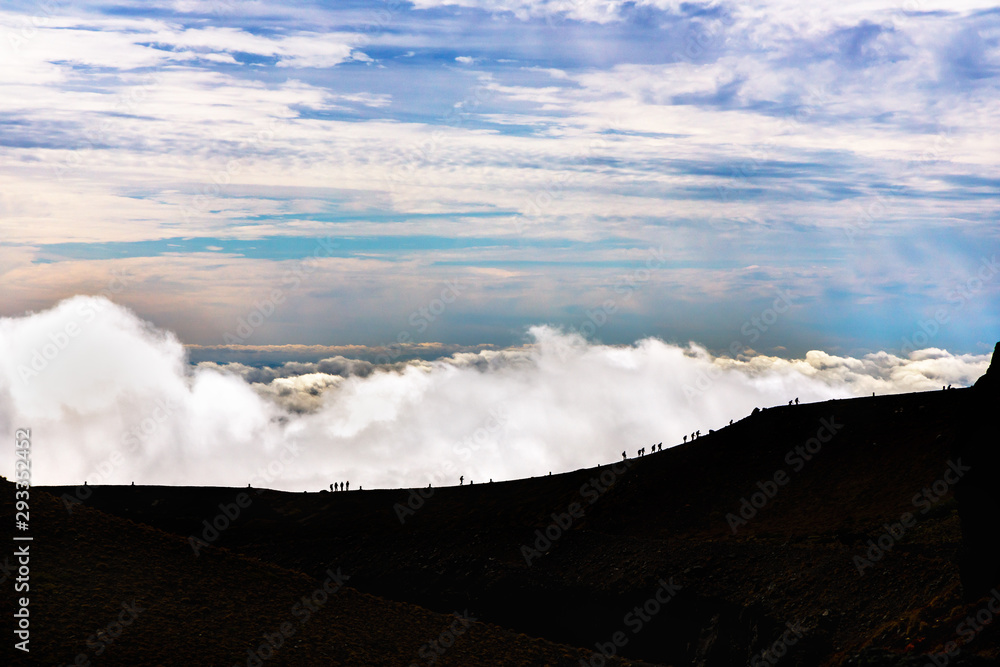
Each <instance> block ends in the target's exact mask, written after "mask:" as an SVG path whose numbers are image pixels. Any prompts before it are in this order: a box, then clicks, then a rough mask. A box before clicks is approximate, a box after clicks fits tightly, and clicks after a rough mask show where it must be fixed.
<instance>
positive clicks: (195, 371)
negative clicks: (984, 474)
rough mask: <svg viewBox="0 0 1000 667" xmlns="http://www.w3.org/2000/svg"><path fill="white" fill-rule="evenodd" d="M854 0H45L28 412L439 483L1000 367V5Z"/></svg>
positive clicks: (180, 442)
mask: <svg viewBox="0 0 1000 667" xmlns="http://www.w3.org/2000/svg"><path fill="white" fill-rule="evenodd" d="M994 3H995V0H994ZM825 5H826V6H818V7H817V6H812V5H808V4H803V3H797V2H786V1H783V0H773V1H765V2H757V3H736V2H713V3H687V2H674V1H672V0H636V1H631V2H622V1H620V0H576V1H574V0H414V1H413V2H402V1H397V0H387V1H381V0H371V1H365V2H357V1H353V0H346V1H342V2H336V3H321V2H295V3H291V2H271V1H243V0H205V1H202V0H176V1H174V2H138V1H130V0H121V1H119V2H100V1H94V2H86V1H84V2H73V3H68V2H58V1H53V2H48V1H47V0H42V1H40V2H22V1H19V0H14V1H11V2H5V3H4V5H3V7H2V8H0V428H2V429H4V430H8V431H13V429H15V428H21V427H29V426H32V425H34V426H33V427H34V428H35V429H36V430H37V432H38V434H39V438H40V439H41V440H42V441H43V442H48V443H50V444H51V443H56V442H59V443H70V442H71V443H73V444H72V445H60V446H58V447H50V448H45V447H44V446H42V445H40V446H39V453H38V456H39V461H40V465H39V467H38V468H37V470H38V475H39V479H40V480H41V481H42V483H76V482H79V481H82V480H83V479H90V480H98V481H100V480H104V481H114V482H118V483H121V482H127V481H129V480H132V479H138V481H140V482H143V481H144V482H147V483H154V482H156V483H185V482H190V481H191V480H195V481H197V482H198V483H206V484H208V483H226V484H234V485H239V486H243V485H244V482H247V481H249V479H250V478H252V477H253V476H254V475H255V474H256V473H257V471H259V470H260V469H261V468H260V466H266V465H267V464H269V463H272V462H273V461H274V460H276V459H275V457H278V456H279V455H281V454H282V452H285V454H286V455H287V454H288V452H287V451H286V449H285V448H287V447H288V446H291V445H294V443H301V444H302V446H303V452H304V453H301V454H296V455H295V456H294V457H293V458H294V461H291V460H289V462H288V463H287V465H286V464H284V463H283V464H282V465H283V466H284V468H283V471H282V474H281V475H278V476H277V477H276V478H275V479H271V480H267V479H265V480H263V483H265V484H269V485H271V486H275V487H276V488H287V489H291V490H300V489H315V488H317V487H324V486H326V483H324V482H325V481H326V480H329V481H335V480H338V479H340V480H341V481H343V479H354V480H356V482H355V483H358V484H363V483H365V482H361V481H358V480H367V484H369V485H382V486H398V485H406V484H410V483H419V484H420V485H421V486H423V484H424V482H432V483H437V482H438V481H439V480H440V481H444V480H446V479H447V480H450V481H451V482H452V483H453V482H454V479H452V478H454V477H457V474H453V473H457V472H458V471H460V470H461V471H465V473H466V475H465V476H466V478H472V479H479V478H487V479H488V478H490V477H495V478H497V479H504V478H511V477H515V476H525V475H532V474H543V473H544V472H548V471H549V470H564V469H570V468H573V467H580V466H583V465H594V464H596V463H598V462H607V461H610V460H614V459H616V458H618V457H619V456H620V450H621V449H623V448H624V449H629V448H631V449H636V448H638V447H639V446H641V445H643V444H647V445H648V444H651V443H652V442H659V441H664V442H665V443H666V446H670V445H671V444H677V442H679V441H680V440H681V438H682V437H683V436H684V435H686V434H690V433H691V432H694V431H695V430H698V429H700V430H702V431H703V432H704V431H705V430H706V429H708V428H719V427H721V426H723V425H725V424H726V423H728V420H729V419H733V418H739V417H740V416H745V414H747V413H749V411H750V410H752V409H753V407H757V406H767V405H779V404H785V403H786V402H787V401H788V400H791V399H792V398H796V397H799V398H801V399H802V400H804V401H819V400H828V399H830V398H842V397H849V396H865V395H869V394H870V393H871V392H877V393H895V392H902V391H924V390H932V389H940V387H941V386H942V385H948V384H954V385H955V386H967V385H969V384H971V383H972V382H974V381H975V379H976V378H977V377H978V376H979V375H981V374H982V372H984V371H985V368H986V367H987V365H988V363H989V360H990V353H991V351H992V350H993V346H994V344H995V342H996V341H997V340H998V339H1000V279H998V274H1000V264H998V261H997V251H998V250H1000V226H998V224H997V222H998V218H1000V215H998V201H1000V196H998V195H1000V168H998V166H1000V135H998V133H997V132H996V129H995V128H997V127H1000V105H998V104H997V101H998V99H1000V95H998V84H1000V5H995V4H993V3H990V2H978V1H974V0H970V1H949V2H945V1H944V0H904V1H901V2H862V1H851V0H845V1H842V2H837V3H825ZM136 429H139V430H138V431H137V430H136ZM477 437H478V438H479V439H478V440H476V441H475V444H477V449H476V452H475V453H476V455H475V456H472V455H471V454H468V452H469V444H468V443H469V442H470V441H469V439H470V438H473V439H474V438H477ZM290 443H291V445H290ZM116 452H117V453H118V457H115V453H116ZM123 453H124V455H123ZM466 454H468V455H466ZM285 458H288V457H287V456H286V457H285ZM112 460H113V461H114V465H112V466H111V468H112V469H111V470H107V469H106V466H107V465H111V463H109V462H110V461H112ZM446 465H447V466H449V467H448V468H447V472H446V474H445V473H444V472H442V471H444V470H445V468H444V467H443V466H446ZM102 466H104V467H102ZM102 471H104V472H102ZM0 473H2V474H5V475H7V476H8V477H10V476H12V465H10V462H9V461H7V460H6V459H4V460H3V462H0ZM346 475H351V476H350V477H338V476H346ZM331 477H332V479H331Z"/></svg>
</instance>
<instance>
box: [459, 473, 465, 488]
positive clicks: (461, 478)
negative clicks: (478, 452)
mask: <svg viewBox="0 0 1000 667" xmlns="http://www.w3.org/2000/svg"><path fill="white" fill-rule="evenodd" d="M463 484H465V475H462V476H461V477H459V478H458V485H459V486H462V485H463Z"/></svg>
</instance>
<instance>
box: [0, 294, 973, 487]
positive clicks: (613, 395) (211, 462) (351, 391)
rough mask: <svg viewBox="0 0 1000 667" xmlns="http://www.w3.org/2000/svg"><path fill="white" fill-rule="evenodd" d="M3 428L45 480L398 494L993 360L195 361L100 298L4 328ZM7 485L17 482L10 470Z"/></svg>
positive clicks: (570, 344)
mask: <svg viewBox="0 0 1000 667" xmlns="http://www.w3.org/2000/svg"><path fill="white" fill-rule="evenodd" d="M0 349H3V350H4V354H3V356H2V357H0V430H2V431H4V432H7V433H13V431H14V429H16V428H30V429H31V433H32V443H33V444H32V458H33V461H34V463H33V466H32V474H33V481H34V483H36V484H79V483H82V482H83V481H84V480H87V481H88V482H89V483H90V484H95V483H126V484H127V483H128V482H130V481H133V480H134V481H136V482H137V483H144V484H193V485H233V486H244V485H246V484H247V483H253V484H255V485H258V486H270V487H273V488H281V489H287V490H301V489H311V490H317V489H320V488H325V487H327V486H328V485H329V484H330V483H331V482H334V481H345V480H350V481H351V484H352V488H357V487H358V486H364V487H367V488H374V487H400V486H423V485H426V484H428V483H433V484H435V485H442V484H454V483H457V480H458V477H459V475H463V476H464V477H465V479H466V480H474V481H477V482H478V481H487V480H488V479H490V478H493V479H496V480H500V479H508V478H513V477H523V476H531V475H543V474H547V473H548V472H549V471H562V470H568V469H574V468H578V467H587V466H593V465H596V464H598V463H604V462H610V461H614V460H615V459H617V458H620V452H621V451H622V450H627V451H628V452H629V454H630V455H634V453H635V450H636V449H638V448H639V447H642V446H649V445H651V444H652V443H654V442H660V441H662V442H663V443H664V444H665V446H670V445H674V444H677V443H679V442H680V441H681V439H682V436H683V435H684V434H689V433H691V432H693V431H695V430H700V431H701V432H702V433H705V432H707V431H708V429H710V428H719V427H722V426H723V425H725V424H727V423H728V421H729V420H730V419H740V418H742V417H744V416H746V415H747V414H749V412H750V411H751V410H752V409H753V408H754V407H758V406H759V407H766V406H771V405H779V404H785V403H786V402H787V401H788V400H789V399H791V398H796V397H798V398H799V399H800V400H801V401H806V402H808V401H823V400H827V399H830V398H842V397H849V396H858V395H867V394H870V393H871V392H873V391H874V392H877V393H891V392H901V391H920V390H932V389H940V387H941V385H945V384H954V385H956V386H963V385H967V384H971V383H972V382H973V381H974V380H975V379H976V378H977V377H979V376H980V375H981V374H982V373H983V372H985V370H986V368H987V366H988V364H989V356H988V355H954V354H950V353H948V352H946V351H944V350H939V349H925V350H920V351H917V352H914V353H913V354H911V355H910V357H909V358H900V357H896V356H893V355H890V354H886V353H878V354H871V355H866V356H865V357H863V358H859V359H854V358H847V357H837V356H832V355H829V354H826V353H824V352H821V351H813V352H810V353H809V354H807V355H806V356H805V358H803V359H790V360H789V359H782V358H778V357H768V356H761V355H750V356H745V355H744V356H740V357H738V358H736V359H730V358H719V357H713V356H712V355H710V354H709V353H708V352H707V351H706V350H705V349H704V348H703V347H700V346H699V345H697V344H694V343H691V344H689V345H686V346H677V345H671V344H667V343H664V342H663V341H660V340H657V339H652V338H649V339H644V340H640V341H638V342H636V343H635V344H633V345H628V346H608V345H599V344H592V343H588V342H587V341H585V340H584V339H583V338H581V337H580V336H578V335H575V334H566V333H563V332H560V331H558V330H555V329H552V328H549V327H534V328H532V329H531V330H530V331H529V338H528V341H527V342H526V343H525V344H524V345H522V346H518V347H513V348H508V349H503V350H481V351H478V352H460V353H456V354H453V355H450V356H446V357H441V358H438V359H432V360H424V359H413V360H410V361H404V362H397V363H394V364H391V365H387V366H379V365H377V364H373V363H371V362H370V361H364V360H359V359H348V358H345V357H333V358H329V359H324V360H321V361H319V362H291V363H287V364H283V365H277V366H273V367H249V366H246V365H243V364H239V363H233V362H230V363H225V364H216V363H214V362H202V363H200V364H197V365H191V364H190V363H189V361H188V357H187V355H186V352H185V349H184V347H183V346H182V345H181V343H180V341H179V340H178V339H177V337H176V336H174V335H173V334H171V333H170V332H167V331H164V330H161V329H158V328H156V327H154V326H153V325H151V324H149V323H148V322H145V321H143V320H141V319H140V318H138V317H137V316H136V315H135V314H134V313H132V312H131V311H129V310H127V309H125V308H123V307H121V306H118V305H115V304H114V303H112V302H110V301H108V300H106V299H104V298H101V297H75V298H72V299H69V300H66V301H64V302H62V303H60V304H58V305H57V306H55V307H54V308H52V309H50V310H46V311H42V312H38V313H33V314H28V315H25V316H23V317H17V318H3V319H0ZM0 472H2V473H3V474H4V475H5V476H7V477H11V476H12V474H13V468H12V462H11V460H10V459H5V460H4V462H3V463H2V464H0Z"/></svg>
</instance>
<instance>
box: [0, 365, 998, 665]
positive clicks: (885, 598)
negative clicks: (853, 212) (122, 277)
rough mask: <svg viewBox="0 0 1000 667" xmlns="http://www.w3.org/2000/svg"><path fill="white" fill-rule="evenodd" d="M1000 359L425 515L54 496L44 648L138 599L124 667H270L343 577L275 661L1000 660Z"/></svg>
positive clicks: (122, 655) (100, 493) (46, 551)
mask: <svg viewBox="0 0 1000 667" xmlns="http://www.w3.org/2000/svg"><path fill="white" fill-rule="evenodd" d="M998 349H1000V347H998ZM998 364H1000V362H998V361H997V357H996V356H994V364H993V366H991V368H990V371H989V373H987V375H986V376H984V377H983V378H982V379H980V381H979V382H978V383H977V384H976V386H975V388H972V389H958V390H952V391H938V392H926V393H918V394H906V395H898V396H880V397H870V398H858V399H851V400H843V401H829V402H825V403H817V404H808V405H805V404H804V405H797V406H796V405H792V406H779V407H773V408H769V409H767V410H765V411H762V412H760V413H758V414H756V415H754V416H752V417H746V418H744V419H742V420H739V421H737V422H736V423H735V424H734V425H732V426H730V427H728V428H724V429H721V430H719V431H718V432H715V433H712V434H710V435H708V436H703V437H701V438H699V439H697V440H696V441H694V442H690V443H687V444H685V445H681V446H676V447H673V448H671V449H664V450H663V451H662V452H657V453H655V454H647V455H646V456H644V457H642V458H639V459H632V460H630V461H629V464H628V465H625V464H622V463H619V464H618V465H616V466H612V465H610V462H612V461H614V460H615V457H616V453H618V452H620V451H621V450H622V449H623V448H625V447H627V448H628V449H630V450H634V449H635V447H636V446H641V445H642V444H644V443H624V442H612V443H608V450H607V451H608V461H609V465H607V466H602V467H601V468H600V469H593V468H592V469H584V470H577V471H573V472H568V473H564V474H560V475H552V476H545V477H538V478H532V479H523V480H516V481H511V482H503V483H494V484H476V485H474V486H464V487H460V488H459V487H448V488H440V489H434V490H433V492H432V493H428V492H427V491H426V490H424V494H423V495H424V496H425V497H420V496H419V494H416V495H415V494H414V493H412V492H411V490H409V489H390V490H373V491H361V492H355V491H351V492H346V493H309V494H303V493H283V492H277V491H262V492H260V493H257V492H255V491H250V492H249V493H248V490H247V489H229V488H170V487H94V488H93V489H92V494H91V495H90V496H89V497H88V498H87V499H85V500H84V501H83V505H82V506H78V505H73V507H74V509H73V512H72V514H71V513H70V512H69V511H68V509H67V506H66V503H64V502H63V501H62V500H60V498H61V497H62V496H63V494H73V493H74V490H73V489H71V488H65V487H59V488H55V487H53V488H49V489H46V491H48V492H49V493H50V494H52V495H51V496H50V495H47V494H45V493H42V490H41V489H34V490H33V491H32V493H33V495H32V498H33V503H36V502H37V503H38V504H37V508H38V511H39V512H40V515H39V516H41V517H44V521H43V522H42V524H39V525H47V526H49V527H48V528H47V529H46V531H47V532H45V533H44V534H41V535H39V536H38V538H36V543H35V546H36V548H37V554H36V558H37V561H33V562H35V563H37V572H38V574H37V579H36V581H37V582H38V589H37V591H34V593H33V594H34V598H33V600H32V604H33V605H34V607H33V609H34V610H36V611H35V612H33V613H37V623H38V626H37V627H38V633H39V634H38V637H39V638H41V637H42V636H47V640H46V641H47V642H48V644H47V645H48V646H49V647H50V648H46V649H41V644H40V650H44V651H49V653H46V654H45V655H47V656H52V657H54V659H55V660H60V661H63V662H67V663H68V662H71V660H72V659H73V656H74V655H75V653H76V652H77V651H78V650H80V651H85V652H86V651H88V650H89V649H88V648H87V637H88V635H90V634H92V633H94V632H95V631H96V630H97V629H98V628H100V627H102V626H106V625H107V623H108V621H109V620H110V619H111V618H112V617H113V612H114V610H115V608H117V607H119V606H120V604H121V602H122V601H124V600H126V599H132V598H136V599H138V600H139V601H140V603H141V604H142V605H143V606H145V607H147V608H148V610H149V611H148V612H143V614H140V615H139V617H138V618H137V620H136V621H135V622H134V623H133V624H131V625H130V626H129V627H128V628H127V629H126V630H125V631H124V632H122V634H121V638H120V639H118V640H116V641H115V642H114V643H112V644H110V645H107V646H106V650H105V651H104V653H103V654H102V656H101V657H100V664H155V663H156V662H157V661H159V662H163V663H164V664H180V663H179V662H176V661H175V660H173V659H172V656H173V657H175V656H177V655H181V654H183V655H184V656H188V655H190V656H200V658H197V659H196V662H198V664H213V663H214V664H225V665H233V664H254V663H253V662H252V660H251V658H250V656H249V654H248V653H247V651H251V652H253V651H257V650H258V649H259V647H260V645H261V642H264V641H265V639H264V637H265V635H268V636H271V637H272V638H273V637H274V634H273V633H274V632H276V630H275V629H276V628H279V629H280V628H281V624H282V623H283V622H284V621H288V622H290V623H293V624H297V623H298V621H299V619H298V618H297V617H296V616H295V615H294V614H293V613H292V607H293V604H294V603H295V601H296V600H298V599H300V598H301V596H303V595H307V594H309V593H310V591H314V590H316V589H317V588H320V589H321V588H322V586H323V584H324V581H325V580H328V579H329V578H330V576H331V575H330V573H331V572H332V573H334V574H337V573H342V575H343V576H344V577H345V578H346V577H349V579H345V580H346V585H345V586H344V587H343V588H342V589H339V590H338V591H337V592H336V593H334V594H331V595H330V596H329V599H328V600H327V601H326V602H325V603H324V604H323V605H321V606H320V607H318V608H317V609H316V610H315V611H314V612H312V615H311V617H310V619H311V620H309V622H308V623H306V624H302V625H301V626H300V625H295V627H294V629H295V630H296V632H295V633H294V634H293V635H291V636H289V637H288V638H286V639H284V640H283V641H282V645H281V647H279V648H277V649H275V650H273V655H272V656H270V657H268V658H267V660H265V661H263V664H265V665H273V664H400V665H409V664H432V663H433V664H441V665H448V664H453V665H479V664H483V665H485V664H491V665H492V664H512V665H515V664H565V665H581V664H583V665H587V664H590V665H599V664H604V663H605V662H606V663H607V664H616V662H617V660H618V658H617V657H616V658H612V657H611V656H612V655H613V656H618V657H621V656H624V657H625V659H626V661H629V660H631V661H645V662H646V663H651V664H660V665H704V666H707V667H714V666H716V665H718V666H725V667H729V666H731V665H749V666H752V667H755V666H757V665H770V664H779V665H810V666H814V665H834V664H864V665H921V666H922V665H924V664H927V663H928V662H930V663H931V664H935V663H934V662H933V661H934V660H936V661H937V663H938V664H945V662H943V661H945V660H947V664H950V665H986V664H997V662H996V661H997V660H998V659H1000V641H998V634H1000V623H995V624H992V625H988V624H986V623H984V620H985V619H986V617H987V616H989V617H990V618H992V616H993V614H995V613H996V612H998V611H1000V593H995V588H994V587H996V586H997V585H1000V581H998V579H1000V578H998V570H997V554H998V553H1000V550H998V545H997V517H998V516H1000V514H998V506H997V503H998V496H997V489H998V488H1000V487H998V486H997V484H996V480H997V475H998V472H1000V464H998V460H997V438H996V428H995V426H994V425H993V419H995V415H996V406H997V401H998V399H1000V371H998V370H997V366H998ZM4 488H5V489H7V490H5V492H4V497H3V503H4V504H3V511H4V513H5V518H4V519H3V520H5V521H10V520H12V513H13V511H12V510H13V508H12V505H11V501H12V497H13V495H12V492H11V491H10V490H9V484H5V485H4ZM956 488H957V493H958V495H959V501H960V502H959V501H956V498H955V494H956ZM240 494H247V495H245V496H244V497H242V498H240ZM414 497H417V498H419V500H414ZM36 498H38V499H39V500H37V501H36V500H35V499H36ZM43 499H44V500H43ZM399 506H406V507H409V508H410V509H412V512H404V513H402V516H403V519H404V520H403V521H401V520H400V516H401V515H400V513H399V512H398V511H397V508H398V507H399ZM236 508H238V513H237V511H236ZM35 510H36V505H34V504H33V506H32V511H33V516H34V512H35ZM220 517H221V518H220ZM123 519H124V521H123ZM210 529H211V530H210ZM213 530H214V532H213ZM220 547H224V548H220ZM994 594H995V595H996V598H995V599H996V602H991V601H990V600H991V599H993V598H992V597H991V596H993V595H994ZM991 605H992V606H991ZM456 612H457V613H458V616H455V613H456ZM380 614H381V615H382V616H381V617H379V615H380ZM449 615H450V616H449ZM469 618H475V619H477V620H476V621H471V620H468V619H469ZM467 627H468V628H469V629H468V630H466V628H467ZM526 635H527V636H526ZM530 637H535V638H543V639H544V641H540V640H537V639H530ZM172 642H173V643H172ZM445 644H447V646H445ZM52 647H57V648H58V650H56V648H52ZM178 647H180V648H178ZM266 648H267V647H266V646H265V649H266ZM945 650H949V651H951V652H952V655H944V654H942V655H938V656H935V657H933V658H931V657H929V656H931V655H932V654H939V653H941V652H943V651H945ZM143 651H147V652H151V653H149V654H143ZM178 652H179V653H178ZM93 653H94V652H93V651H90V653H89V655H90V658H91V659H94V657H95V656H94V654H93ZM206 656H209V659H207V661H206ZM258 656H259V652H258ZM140 657H141V660H140V659H139V658H140ZM192 659H195V658H192ZM130 661H131V662H130ZM248 661H250V662H249V663H248ZM191 664H195V663H191Z"/></svg>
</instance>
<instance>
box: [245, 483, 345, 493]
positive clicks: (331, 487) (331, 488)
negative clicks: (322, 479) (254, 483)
mask: <svg viewBox="0 0 1000 667" xmlns="http://www.w3.org/2000/svg"><path fill="white" fill-rule="evenodd" d="M249 486H250V485H249V484H247V487H248V488H249ZM330 490H331V491H333V484H331V485H330Z"/></svg>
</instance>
